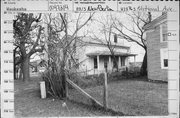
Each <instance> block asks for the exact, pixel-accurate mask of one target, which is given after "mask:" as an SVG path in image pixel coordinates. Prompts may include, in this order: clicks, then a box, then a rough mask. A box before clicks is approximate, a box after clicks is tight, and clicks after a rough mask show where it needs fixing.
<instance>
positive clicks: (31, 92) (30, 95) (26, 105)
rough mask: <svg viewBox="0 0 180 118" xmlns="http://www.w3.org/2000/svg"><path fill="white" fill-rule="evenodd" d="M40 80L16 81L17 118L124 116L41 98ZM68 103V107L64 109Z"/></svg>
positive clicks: (71, 102) (70, 102)
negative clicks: (64, 105) (64, 104)
mask: <svg viewBox="0 0 180 118" xmlns="http://www.w3.org/2000/svg"><path fill="white" fill-rule="evenodd" d="M38 84H39V79H38V78H37V77H33V78H32V81H30V82H28V83H24V82H22V81H19V80H16V81H15V116H16V117H53V116H56V117H57V116H113V115H122V114H118V113H114V112H112V111H108V112H106V111H104V110H103V109H99V108H94V107H92V106H89V105H85V104H82V103H78V102H74V101H73V100H72V101H70V100H68V101H65V100H59V99H53V98H52V97H50V98H47V99H41V98H40V91H39V88H38ZM64 102H66V105H67V107H63V105H62V104H63V103H64Z"/></svg>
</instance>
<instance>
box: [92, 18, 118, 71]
mask: <svg viewBox="0 0 180 118" xmlns="http://www.w3.org/2000/svg"><path fill="white" fill-rule="evenodd" d="M102 19H103V20H102ZM102 19H99V20H97V19H96V22H98V23H100V28H99V34H98V33H97V32H96V33H94V32H91V33H92V36H91V39H92V41H95V42H97V43H100V44H103V45H104V46H105V47H107V49H108V50H109V51H110V53H111V56H112V59H113V63H114V65H115V66H114V68H116V70H117V71H118V60H117V59H116V56H115V51H116V47H117V43H114V40H113V38H114V39H117V35H116V34H115V33H114V31H113V22H111V18H110V17H109V15H106V16H105V18H104V17H103V18H102ZM112 69H113V68H112Z"/></svg>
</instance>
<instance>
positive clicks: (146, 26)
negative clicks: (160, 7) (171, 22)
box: [143, 13, 167, 30]
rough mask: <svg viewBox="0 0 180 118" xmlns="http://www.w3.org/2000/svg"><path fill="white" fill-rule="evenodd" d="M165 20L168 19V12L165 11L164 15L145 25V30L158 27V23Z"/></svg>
mask: <svg viewBox="0 0 180 118" xmlns="http://www.w3.org/2000/svg"><path fill="white" fill-rule="evenodd" d="M165 21H167V13H164V14H163V15H161V16H159V17H157V18H156V19H154V20H153V21H151V22H150V23H148V24H146V25H145V26H144V27H143V29H145V30H149V29H153V28H154V27H156V26H157V25H159V24H161V23H163V22H165Z"/></svg>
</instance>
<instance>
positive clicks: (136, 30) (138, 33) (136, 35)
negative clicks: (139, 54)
mask: <svg viewBox="0 0 180 118" xmlns="http://www.w3.org/2000/svg"><path fill="white" fill-rule="evenodd" d="M126 15H127V16H129V18H130V22H131V23H130V24H123V23H122V22H121V19H118V18H116V17H114V18H112V21H113V28H114V29H115V30H116V32H117V33H118V36H120V37H123V38H124V39H126V40H127V41H129V42H135V43H136V44H138V45H139V46H141V47H142V48H143V49H144V50H145V55H144V59H143V63H142V66H141V74H142V75H147V44H146V39H145V37H144V34H145V30H144V29H143V26H144V25H146V24H148V23H149V22H151V19H152V18H151V13H150V12H148V13H143V12H132V13H126Z"/></svg>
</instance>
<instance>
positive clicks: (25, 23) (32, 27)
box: [13, 13, 44, 80]
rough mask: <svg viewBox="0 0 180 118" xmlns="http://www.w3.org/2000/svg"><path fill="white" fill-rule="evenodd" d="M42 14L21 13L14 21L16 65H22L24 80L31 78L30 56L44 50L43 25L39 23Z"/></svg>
mask: <svg viewBox="0 0 180 118" xmlns="http://www.w3.org/2000/svg"><path fill="white" fill-rule="evenodd" d="M40 19H41V14H39V15H37V16H34V15H33V14H32V13H30V14H27V13H20V14H18V15H17V18H16V19H15V20H14V23H13V30H14V39H15V42H14V45H15V49H14V53H15V55H14V56H15V57H14V58H15V59H16V60H15V67H16V65H19V64H20V65H21V66H20V67H21V70H22V74H23V80H29V76H30V74H29V61H30V57H31V56H32V55H33V54H34V53H36V52H42V51H43V49H44V45H43V40H42V39H43V29H44V28H43V27H42V26H41V25H40V24H39V23H40Z"/></svg>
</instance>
